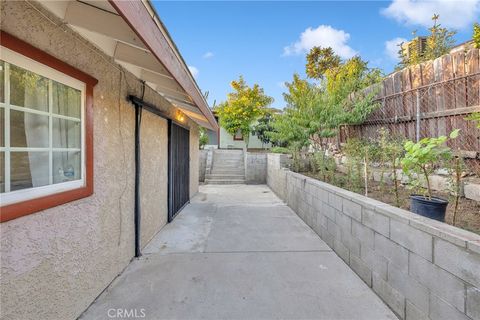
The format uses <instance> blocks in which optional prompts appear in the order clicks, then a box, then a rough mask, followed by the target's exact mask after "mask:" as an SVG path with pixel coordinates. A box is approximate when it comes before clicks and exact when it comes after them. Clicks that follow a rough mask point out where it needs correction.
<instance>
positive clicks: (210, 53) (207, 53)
mask: <svg viewBox="0 0 480 320" xmlns="http://www.w3.org/2000/svg"><path fill="white" fill-rule="evenodd" d="M213 56H214V54H213V52H211V51H207V52H205V53H204V54H203V56H202V58H203V59H210V58H213Z"/></svg>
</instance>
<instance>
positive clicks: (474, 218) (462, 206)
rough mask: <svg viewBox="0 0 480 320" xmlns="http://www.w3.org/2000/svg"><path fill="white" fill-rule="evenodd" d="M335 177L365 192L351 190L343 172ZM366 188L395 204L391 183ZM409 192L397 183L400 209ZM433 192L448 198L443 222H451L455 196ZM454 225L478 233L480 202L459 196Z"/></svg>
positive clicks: (373, 195) (404, 206) (372, 195)
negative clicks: (354, 188) (353, 188)
mask: <svg viewBox="0 0 480 320" xmlns="http://www.w3.org/2000/svg"><path fill="white" fill-rule="evenodd" d="M302 174H304V175H306V176H309V177H311V178H314V179H317V180H320V181H322V179H321V176H320V175H319V174H315V173H311V172H302ZM337 177H338V178H339V179H336V180H337V183H334V184H335V185H337V186H339V187H341V188H344V189H347V190H350V191H353V192H356V193H359V194H362V195H364V194H365V189H364V188H363V187H361V188H359V189H357V190H352V188H351V184H347V183H345V181H347V179H346V175H345V174H343V173H340V172H337ZM329 183H331V182H329ZM368 188H369V192H368V197H370V198H373V199H376V200H379V201H382V202H385V203H388V204H391V205H393V206H395V205H396V204H395V202H396V201H395V194H394V191H393V186H392V185H387V184H385V185H383V187H382V186H381V185H380V183H379V182H376V181H369V186H368ZM411 193H412V191H411V190H409V189H408V188H406V187H405V186H403V185H401V184H400V185H399V189H398V194H399V199H400V207H401V208H402V209H405V210H410V199H409V195H410V194H411ZM433 194H434V196H437V197H441V198H444V199H449V201H450V203H449V204H448V207H447V213H446V216H445V222H446V223H448V224H453V212H454V204H455V198H454V197H453V196H451V195H449V194H448V193H446V192H439V191H434V192H433ZM455 226H457V227H459V228H462V229H465V230H469V231H472V232H475V233H478V234H480V202H478V201H475V200H470V199H466V198H463V197H462V198H460V201H459V204H458V210H457V217H456V223H455Z"/></svg>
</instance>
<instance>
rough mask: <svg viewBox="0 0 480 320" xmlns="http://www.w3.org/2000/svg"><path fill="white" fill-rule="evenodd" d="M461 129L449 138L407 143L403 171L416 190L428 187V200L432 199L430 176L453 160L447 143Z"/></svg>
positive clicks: (453, 132)
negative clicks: (437, 167)
mask: <svg viewBox="0 0 480 320" xmlns="http://www.w3.org/2000/svg"><path fill="white" fill-rule="evenodd" d="M459 131H460V130H459V129H456V130H453V131H452V132H451V133H450V136H449V137H446V136H440V137H438V138H423V139H422V140H420V141H419V142H417V143H414V142H413V141H407V142H405V145H404V148H405V156H404V157H403V158H402V159H401V164H402V170H403V172H404V173H405V174H406V175H407V176H408V177H409V181H408V183H409V185H410V186H411V187H412V188H414V189H416V190H421V189H423V188H422V187H423V182H425V184H426V187H427V190H426V191H427V194H426V195H425V194H424V196H428V199H432V189H431V186H430V180H429V176H430V175H431V174H432V173H433V172H434V171H435V167H436V165H439V164H443V163H445V162H446V161H449V160H451V159H452V157H453V154H452V151H451V149H450V148H449V147H447V146H446V145H445V143H446V142H447V141H448V140H449V139H455V138H456V137H457V136H458V133H459Z"/></svg>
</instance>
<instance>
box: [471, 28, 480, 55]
mask: <svg viewBox="0 0 480 320" xmlns="http://www.w3.org/2000/svg"><path fill="white" fill-rule="evenodd" d="M472 38H473V46H474V47H475V48H477V49H480V24H478V23H475V24H474V25H473V36H472Z"/></svg>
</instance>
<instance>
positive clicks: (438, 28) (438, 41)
mask: <svg viewBox="0 0 480 320" xmlns="http://www.w3.org/2000/svg"><path fill="white" fill-rule="evenodd" d="M439 18H440V16H439V15H438V14H434V15H433V16H432V20H433V26H432V27H431V28H429V29H428V30H429V31H430V34H429V35H428V36H427V39H426V46H425V49H424V51H421V50H410V52H409V55H408V56H407V52H406V50H403V48H402V45H403V44H400V50H399V51H398V54H399V58H400V62H399V64H398V66H397V69H402V68H405V67H408V66H411V65H415V64H418V63H421V62H424V61H428V60H432V59H436V58H438V57H440V56H442V55H444V54H447V53H449V52H450V50H451V49H452V47H453V46H454V45H455V39H454V37H455V35H456V34H457V32H456V31H454V30H449V29H447V28H444V27H442V25H441V24H440V23H438V21H439ZM412 34H413V37H414V39H413V40H412V41H411V43H410V44H409V46H410V47H411V48H420V43H419V41H420V39H419V38H418V37H417V36H416V35H417V32H416V31H414V32H412Z"/></svg>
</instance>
